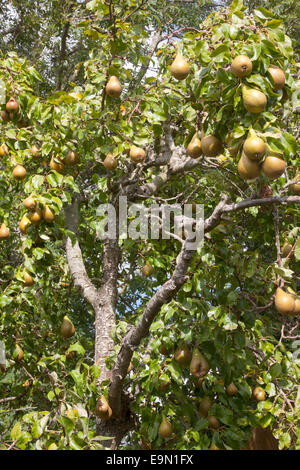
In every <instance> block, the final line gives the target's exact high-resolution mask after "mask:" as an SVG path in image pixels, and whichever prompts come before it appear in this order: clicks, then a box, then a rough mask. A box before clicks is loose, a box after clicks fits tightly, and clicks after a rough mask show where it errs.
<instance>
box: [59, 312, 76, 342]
mask: <svg viewBox="0 0 300 470" xmlns="http://www.w3.org/2000/svg"><path fill="white" fill-rule="evenodd" d="M60 332H61V335H62V337H63V338H71V336H73V335H74V333H75V327H74V325H73V323H72V322H71V320H70V319H69V317H67V316H66V315H65V316H64V319H63V322H62V325H61V328H60Z"/></svg>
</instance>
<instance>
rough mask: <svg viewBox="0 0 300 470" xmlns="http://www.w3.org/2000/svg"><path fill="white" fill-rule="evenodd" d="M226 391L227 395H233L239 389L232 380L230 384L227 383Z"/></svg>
mask: <svg viewBox="0 0 300 470" xmlns="http://www.w3.org/2000/svg"><path fill="white" fill-rule="evenodd" d="M226 393H227V395H229V396H231V397H233V396H234V395H237V394H238V393H239V391H238V388H237V387H236V385H235V384H234V383H233V382H231V384H229V385H228V387H226Z"/></svg>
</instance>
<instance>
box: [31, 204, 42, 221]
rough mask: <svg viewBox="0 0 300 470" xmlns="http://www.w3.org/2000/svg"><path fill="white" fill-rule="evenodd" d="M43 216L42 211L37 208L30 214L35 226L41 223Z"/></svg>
mask: <svg viewBox="0 0 300 470" xmlns="http://www.w3.org/2000/svg"><path fill="white" fill-rule="evenodd" d="M42 218H43V214H42V211H41V209H39V208H36V209H35V210H34V211H32V212H30V214H29V219H30V222H31V223H32V224H33V225H38V224H40V223H41V221H42Z"/></svg>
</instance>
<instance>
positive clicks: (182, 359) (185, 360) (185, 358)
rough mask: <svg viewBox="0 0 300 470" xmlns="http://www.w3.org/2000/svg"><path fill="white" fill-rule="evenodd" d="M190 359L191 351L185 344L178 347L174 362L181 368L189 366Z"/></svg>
mask: <svg viewBox="0 0 300 470" xmlns="http://www.w3.org/2000/svg"><path fill="white" fill-rule="evenodd" d="M191 357H192V355H191V351H190V349H189V347H188V346H187V345H186V344H181V345H180V346H178V348H177V349H176V351H175V354H174V359H175V361H176V362H178V364H180V365H181V366H183V367H185V366H187V365H188V364H189V362H190V360H191Z"/></svg>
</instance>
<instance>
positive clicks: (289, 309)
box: [275, 287, 295, 315]
mask: <svg viewBox="0 0 300 470" xmlns="http://www.w3.org/2000/svg"><path fill="white" fill-rule="evenodd" d="M275 307H276V310H277V311H278V312H279V313H281V314H282V315H289V314H291V313H293V311H294V309H295V299H294V297H293V296H292V295H291V294H288V293H287V292H285V291H284V290H283V289H281V288H280V287H278V288H277V289H276V294H275Z"/></svg>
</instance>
